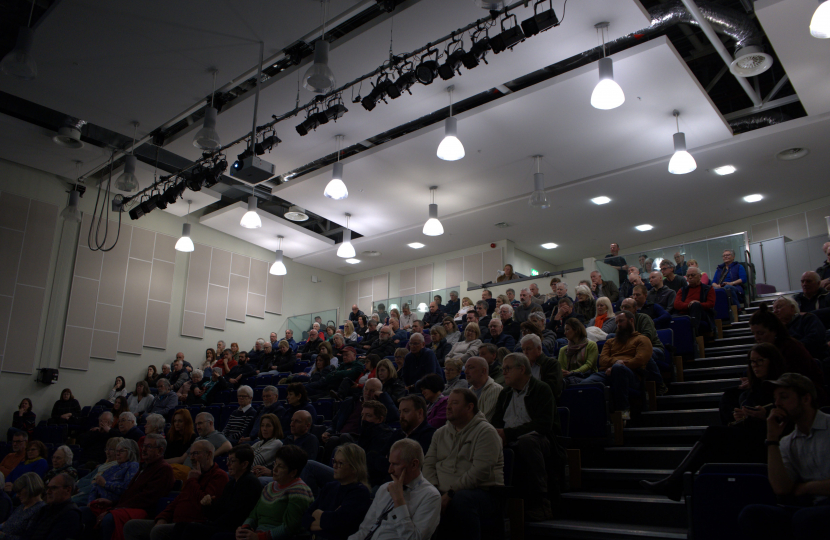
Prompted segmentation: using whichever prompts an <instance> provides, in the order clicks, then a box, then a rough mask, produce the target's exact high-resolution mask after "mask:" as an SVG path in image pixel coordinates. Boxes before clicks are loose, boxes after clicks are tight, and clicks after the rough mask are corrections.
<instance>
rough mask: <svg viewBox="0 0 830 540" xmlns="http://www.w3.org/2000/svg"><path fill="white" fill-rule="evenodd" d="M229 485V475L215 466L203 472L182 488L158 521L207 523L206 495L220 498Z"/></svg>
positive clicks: (157, 517) (189, 479)
mask: <svg viewBox="0 0 830 540" xmlns="http://www.w3.org/2000/svg"><path fill="white" fill-rule="evenodd" d="M227 483H228V473H226V472H225V471H223V470H222V469H220V468H219V465H216V464H215V463H214V464H213V467H211V468H210V469H208V470H207V471H203V472H202V475H201V476H200V477H199V478H198V479H196V478H188V479H187V481H186V482H185V483H184V485H183V486H182V492H181V493H180V494H179V496H178V497H176V498H175V500H174V501H173V502H171V503H170V504H168V505H167V508H165V509H164V510H162V511H161V512H160V513H159V515H157V516H156V519H163V520H164V521H166V522H167V523H183V522H184V523H201V522H203V521H207V519H206V518H205V515H204V513H203V512H202V503H201V501H202V499H204V498H205V495H210V496H212V497H214V498H218V497H219V496H220V495H222V491H223V490H224V489H225V484H227Z"/></svg>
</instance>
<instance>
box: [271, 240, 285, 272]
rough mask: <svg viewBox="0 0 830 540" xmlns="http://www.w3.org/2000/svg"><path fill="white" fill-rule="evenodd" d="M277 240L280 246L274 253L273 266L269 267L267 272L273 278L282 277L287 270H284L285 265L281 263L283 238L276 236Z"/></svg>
mask: <svg viewBox="0 0 830 540" xmlns="http://www.w3.org/2000/svg"><path fill="white" fill-rule="evenodd" d="M277 238H279V239H280V244H279V248H278V249H277V251H276V258H275V259H274V264H272V265H271V270H269V272H270V273H271V274H273V275H275V276H284V275H285V274H287V273H288V270H287V269H286V268H285V263H284V262H282V239H283V238H284V237H283V236H282V235H277Z"/></svg>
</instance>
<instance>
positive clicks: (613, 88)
mask: <svg viewBox="0 0 830 540" xmlns="http://www.w3.org/2000/svg"><path fill="white" fill-rule="evenodd" d="M623 103H625V94H624V93H623V90H622V88H620V85H619V84H617V83H616V82H614V79H603V80H601V81H599V83H597V85H596V86H595V87H594V92H593V93H592V94H591V105H592V106H593V107H594V108H595V109H601V110H604V111H607V110H609V109H616V108H617V107H619V106H620V105H622V104H623Z"/></svg>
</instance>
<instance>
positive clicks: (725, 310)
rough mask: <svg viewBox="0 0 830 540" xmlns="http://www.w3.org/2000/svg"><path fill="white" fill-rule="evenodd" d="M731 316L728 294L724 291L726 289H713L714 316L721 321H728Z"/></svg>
mask: <svg viewBox="0 0 830 540" xmlns="http://www.w3.org/2000/svg"><path fill="white" fill-rule="evenodd" d="M731 317H732V313H731V311H730V310H729V295H728V294H727V293H726V289H715V318H716V319H718V320H721V321H728V320H730V319H731Z"/></svg>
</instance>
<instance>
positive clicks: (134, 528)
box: [124, 441, 228, 540]
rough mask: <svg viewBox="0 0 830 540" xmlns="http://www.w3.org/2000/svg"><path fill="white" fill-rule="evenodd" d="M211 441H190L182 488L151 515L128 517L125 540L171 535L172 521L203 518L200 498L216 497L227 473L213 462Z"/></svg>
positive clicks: (188, 521) (156, 539)
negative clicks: (191, 443) (156, 513)
mask: <svg viewBox="0 0 830 540" xmlns="http://www.w3.org/2000/svg"><path fill="white" fill-rule="evenodd" d="M213 452H214V448H213V445H212V444H210V443H209V442H208V441H197V442H194V443H193V445H192V446H191V447H190V451H189V454H190V458H191V459H192V460H193V468H192V469H190V472H189V473H188V475H187V480H186V481H185V482H184V485H183V486H182V490H181V492H180V493H179V495H178V497H176V498H175V499H173V502H171V503H170V504H168V505H167V507H166V508H165V509H164V510H162V511H161V512H160V513H159V514H158V515H157V516H156V518H155V519H132V520H130V521H128V522H127V524H126V525H124V538H125V540H149V539H151V538H152V539H153V540H163V539H167V538H175V537H177V536H178V535H175V536H174V534H173V532H174V528H175V527H176V525H175V524H176V523H202V522H205V521H207V514H206V513H205V512H204V511H203V507H202V499H204V498H205V497H211V498H217V497H219V496H220V495H221V494H222V491H223V490H224V489H225V485H226V484H227V483H228V473H226V472H225V471H223V470H222V469H220V468H219V466H218V465H216V464H215V463H214V462H213Z"/></svg>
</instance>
